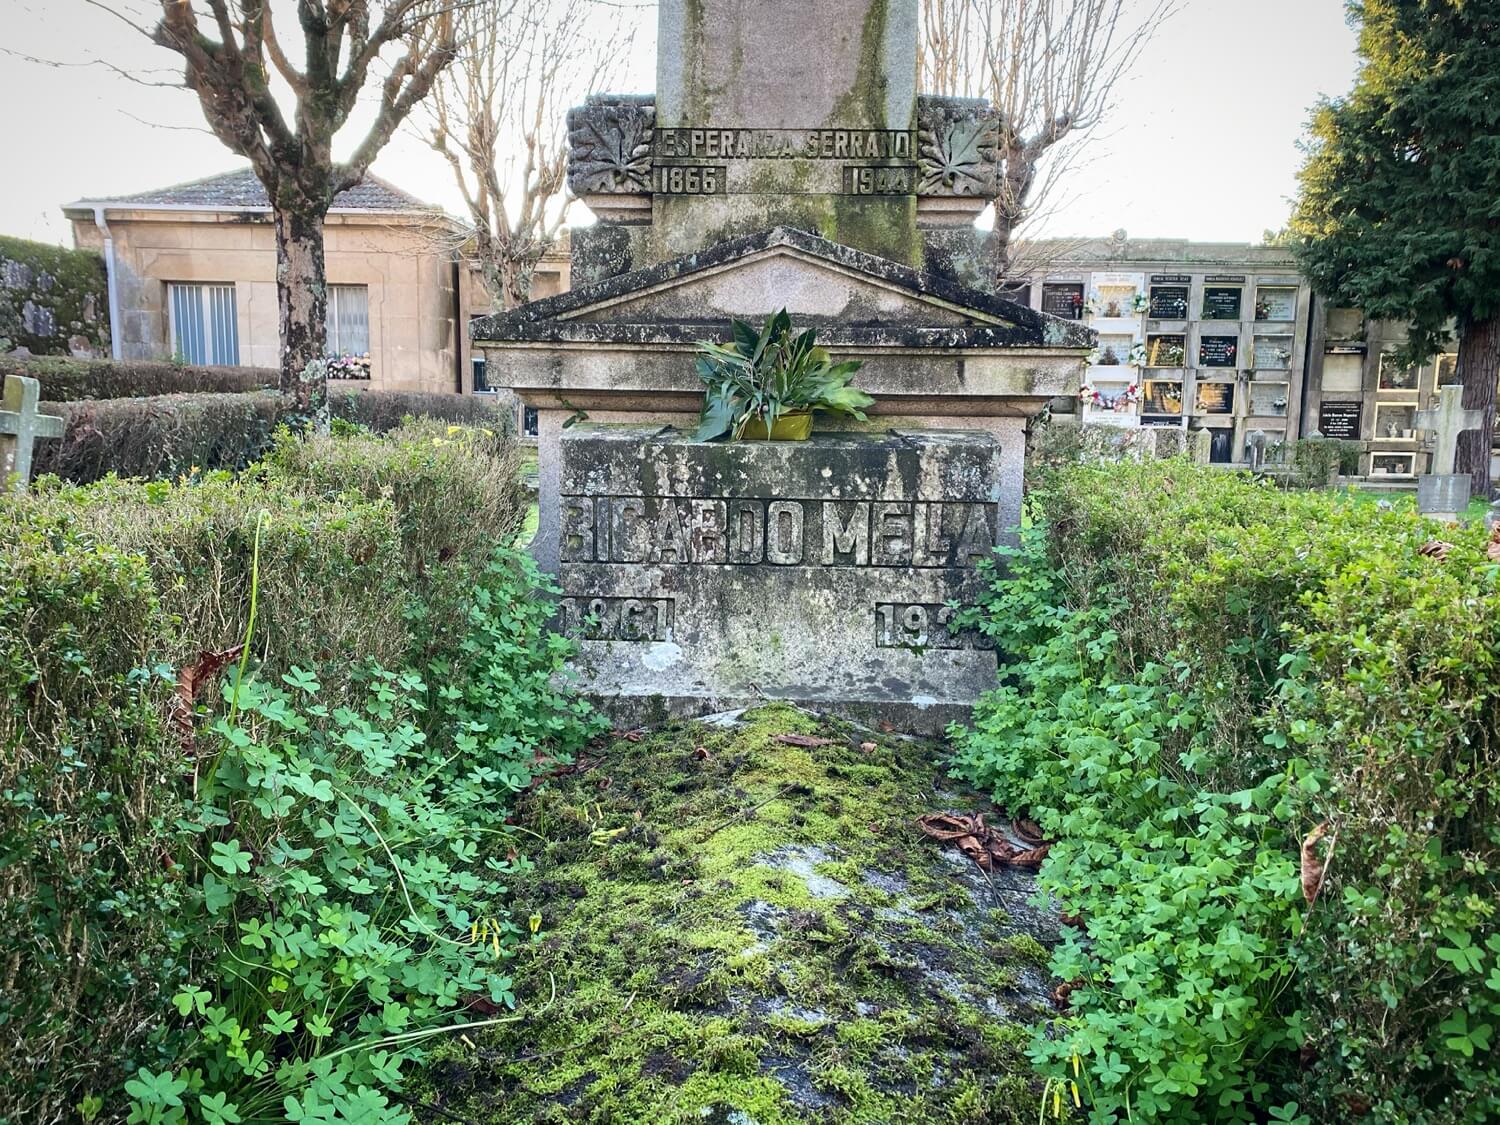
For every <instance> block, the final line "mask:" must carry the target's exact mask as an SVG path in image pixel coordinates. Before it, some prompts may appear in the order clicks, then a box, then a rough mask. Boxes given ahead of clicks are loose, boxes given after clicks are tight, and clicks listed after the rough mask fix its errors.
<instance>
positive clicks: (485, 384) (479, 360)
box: [472, 355, 490, 394]
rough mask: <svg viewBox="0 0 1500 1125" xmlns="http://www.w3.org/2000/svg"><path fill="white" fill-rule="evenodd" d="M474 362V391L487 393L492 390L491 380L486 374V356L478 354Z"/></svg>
mask: <svg viewBox="0 0 1500 1125" xmlns="http://www.w3.org/2000/svg"><path fill="white" fill-rule="evenodd" d="M472 362H473V365H474V393H475V394H485V393H486V392H488V391H489V390H490V381H489V377H488V375H487V374H486V364H485V362H484V356H482V355H476V356H475V357H474V359H473V361H472Z"/></svg>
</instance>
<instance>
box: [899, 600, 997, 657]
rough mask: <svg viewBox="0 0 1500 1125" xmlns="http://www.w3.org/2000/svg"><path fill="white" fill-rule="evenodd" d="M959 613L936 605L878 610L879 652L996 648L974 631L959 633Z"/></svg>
mask: <svg viewBox="0 0 1500 1125" xmlns="http://www.w3.org/2000/svg"><path fill="white" fill-rule="evenodd" d="M957 616H958V610H956V609H954V608H953V607H952V606H951V605H937V604H932V603H918V604H915V605H912V604H897V603H890V602H888V603H886V604H883V605H877V606H876V607H875V647H876V648H914V649H926V648H941V649H965V648H980V649H985V648H993V647H994V645H993V644H992V643H991V642H990V640H989V639H988V638H987V637H985V636H984V634H983V633H979V632H977V631H975V630H973V629H955V628H954V626H953V620H954V618H955V617H957Z"/></svg>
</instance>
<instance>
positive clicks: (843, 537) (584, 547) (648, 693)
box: [560, 426, 1001, 732]
mask: <svg viewBox="0 0 1500 1125" xmlns="http://www.w3.org/2000/svg"><path fill="white" fill-rule="evenodd" d="M1000 460H1001V459H1000V446H999V444H998V443H997V442H996V441H995V439H994V438H993V437H992V436H991V435H989V434H983V433H954V432H930V431H926V432H912V433H885V434H821V435H815V436H814V437H813V439H812V440H811V441H808V442H740V443H730V444H699V443H695V442H692V441H690V440H687V439H686V438H685V437H684V436H683V435H681V434H679V433H678V432H676V431H675V430H671V429H669V428H662V427H650V426H646V427H643V426H621V427H596V428H586V427H579V428H575V429H573V430H570V431H568V432H567V433H566V434H565V435H564V437H563V440H562V489H561V491H562V499H561V505H560V506H561V512H560V526H561V560H562V562H561V568H560V569H561V574H560V578H561V585H562V589H563V601H562V619H563V624H564V627H565V628H566V630H567V631H568V632H569V633H570V634H571V635H572V636H574V637H575V638H576V639H577V642H578V646H579V653H578V658H577V660H576V670H577V673H578V675H579V678H580V680H581V685H580V686H581V687H582V689H583V691H584V692H585V693H586V694H587V695H589V696H590V697H592V698H593V699H595V700H596V701H597V702H598V703H599V704H600V705H601V706H602V708H603V709H604V710H605V712H606V713H607V714H609V715H610V716H611V717H612V718H614V719H615V721H616V722H618V723H623V724H627V725H640V724H645V723H649V722H654V721H660V720H662V719H666V718H669V717H687V716H693V715H702V714H708V713H712V712H715V711H723V710H731V709H734V708H737V707H744V706H749V705H753V704H756V703H759V702H763V701H765V700H767V699H778V700H787V701H790V702H795V703H800V704H804V705H806V706H808V707H812V708H815V709H817V710H820V711H826V712H832V713H836V714H840V715H844V716H848V717H851V718H856V719H860V720H862V721H865V722H869V723H871V724H879V723H889V724H891V725H892V726H894V727H896V728H897V729H900V730H911V731H921V732H935V731H939V730H941V729H942V728H943V727H944V726H946V725H947V724H948V723H949V722H951V721H954V720H956V719H963V718H964V717H966V716H967V714H968V712H969V709H970V707H972V705H973V703H974V702H975V700H977V699H978V697H979V696H980V694H982V693H983V692H984V691H987V690H989V689H990V688H992V687H993V686H994V684H995V671H996V663H995V654H994V652H993V651H992V649H991V648H990V647H989V646H988V643H987V641H986V639H985V638H984V637H982V636H980V635H978V634H977V633H975V632H972V631H966V630H960V629H957V628H956V627H954V624H953V622H954V616H955V608H954V607H955V606H957V605H967V604H972V602H973V601H974V599H975V598H976V596H977V595H978V593H979V592H980V590H981V588H982V582H983V579H982V577H981V575H980V574H979V573H978V572H977V571H976V569H975V566H976V564H977V563H978V562H979V561H981V560H982V559H985V558H987V557H989V555H990V554H991V552H992V551H993V549H994V546H995V544H996V541H997V537H998V535H999V530H1000V529H999V527H998V501H999V495H1000V487H1001V483H1000V482H1001V471H1000Z"/></svg>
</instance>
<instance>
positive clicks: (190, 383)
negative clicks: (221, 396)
mask: <svg viewBox="0 0 1500 1125" xmlns="http://www.w3.org/2000/svg"><path fill="white" fill-rule="evenodd" d="M0 375H26V376H29V377H30V378H32V379H35V380H36V381H37V382H38V383H40V384H41V388H42V401H43V402H81V401H83V400H85V399H99V398H144V397H146V396H149V395H175V394H196V393H200V392H221V393H232V394H238V393H241V392H244V391H267V390H275V389H276V387H277V386H278V385H279V383H280V372H278V371H275V370H273V369H271V368H267V367H187V366H184V365H183V364H180V363H145V362H122V361H117V360H111V359H73V358H69V357H64V356H38V357H35V358H32V359H23V358H21V357H19V356H13V355H6V356H0Z"/></svg>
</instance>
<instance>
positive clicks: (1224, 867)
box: [955, 461, 1500, 1125]
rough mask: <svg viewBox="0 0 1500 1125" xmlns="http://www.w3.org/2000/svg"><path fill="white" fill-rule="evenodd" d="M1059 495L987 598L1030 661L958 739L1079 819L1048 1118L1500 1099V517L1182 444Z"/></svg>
mask: <svg viewBox="0 0 1500 1125" xmlns="http://www.w3.org/2000/svg"><path fill="white" fill-rule="evenodd" d="M1031 510H1032V514H1033V517H1034V520H1035V529H1034V530H1032V531H1030V532H1029V533H1027V535H1026V538H1025V540H1024V547H1023V548H1022V550H1021V551H1020V552H1019V553H1017V554H1016V555H1015V556H1014V557H1013V558H1012V560H1011V563H1010V566H1009V569H1008V571H1007V573H1006V574H1005V576H1004V577H998V578H997V581H996V583H995V586H994V588H993V591H992V593H991V595H990V596H989V598H988V599H986V602H985V604H984V605H983V606H982V608H981V610H980V612H979V613H978V614H976V617H977V618H978V620H979V624H980V625H981V627H982V628H984V629H985V631H986V632H987V633H989V635H991V636H992V637H994V638H995V640H996V641H997V643H998V645H999V647H1000V649H1001V651H1004V652H1008V653H1011V654H1013V656H1014V661H1013V663H1011V664H1009V665H1008V666H1007V667H1005V668H1004V669H1003V671H1002V675H1001V683H1000V686H999V688H998V689H997V690H996V691H995V692H994V693H993V694H991V695H990V696H988V697H987V698H986V699H985V700H984V701H983V702H982V703H981V705H980V706H979V707H978V708H977V710H976V714H975V719H974V726H973V728H972V729H969V730H963V731H957V732H955V733H956V737H957V768H958V769H959V770H960V771H961V772H962V773H963V774H964V776H966V777H967V778H969V779H970V780H972V781H974V782H976V783H978V784H981V785H984V786H986V787H988V788H989V789H990V790H991V791H992V792H993V793H994V795H995V797H996V800H997V801H999V802H1000V803H1001V804H1003V805H1006V806H1008V807H1010V808H1011V809H1014V810H1017V811H1019V810H1022V809H1025V810H1028V811H1029V812H1030V813H1031V815H1033V816H1035V817H1036V818H1037V820H1038V821H1039V822H1040V823H1041V824H1042V826H1043V827H1044V829H1045V830H1046V831H1047V833H1048V835H1049V836H1052V837H1055V838H1057V839H1058V841H1059V842H1058V843H1057V844H1056V845H1055V846H1054V847H1053V849H1052V851H1051V853H1050V855H1049V856H1048V858H1047V860H1046V862H1045V864H1044V865H1043V868H1042V871H1041V875H1040V879H1041V884H1042V886H1043V888H1044V889H1045V890H1046V891H1048V892H1049V893H1050V894H1052V895H1053V896H1055V898H1056V899H1057V900H1058V902H1059V904H1060V906H1061V908H1062V910H1063V913H1064V915H1065V916H1066V917H1069V918H1072V919H1075V921H1073V922H1072V923H1071V924H1070V925H1069V926H1068V927H1067V928H1066V930H1065V940H1064V942H1063V944H1062V945H1061V946H1060V947H1059V949H1058V950H1057V952H1056V955H1055V957H1054V959H1053V966H1052V967H1053V971H1054V972H1055V973H1056V974H1057V975H1058V976H1059V977H1061V978H1062V979H1064V980H1067V981H1070V982H1071V983H1072V985H1073V990H1072V992H1071V996H1070V998H1069V999H1070V1003H1071V1010H1070V1011H1069V1012H1068V1013H1067V1014H1065V1015H1063V1016H1061V1017H1059V1018H1058V1019H1057V1020H1056V1021H1055V1022H1054V1023H1053V1024H1051V1025H1049V1026H1048V1027H1047V1028H1046V1029H1045V1030H1044V1032H1042V1033H1041V1034H1039V1035H1038V1036H1037V1037H1036V1038H1035V1039H1034V1041H1033V1044H1032V1055H1033V1058H1034V1060H1035V1062H1036V1063H1037V1066H1038V1068H1039V1070H1040V1072H1041V1073H1042V1074H1043V1075H1044V1076H1045V1077H1046V1079H1047V1080H1048V1086H1049V1088H1048V1103H1049V1104H1048V1105H1047V1107H1046V1109H1047V1111H1048V1112H1049V1113H1050V1112H1051V1111H1052V1104H1051V1102H1052V1098H1053V1097H1056V1099H1057V1105H1058V1107H1059V1108H1060V1107H1061V1106H1062V1105H1066V1104H1071V1103H1072V1101H1073V1099H1074V1095H1075V1091H1076V1094H1077V1096H1078V1099H1079V1101H1081V1103H1082V1104H1083V1105H1084V1106H1085V1107H1087V1109H1088V1111H1089V1112H1090V1114H1091V1117H1090V1120H1095V1121H1115V1120H1124V1119H1126V1118H1127V1117H1129V1118H1130V1119H1132V1120H1135V1121H1170V1122H1201V1121H1205V1120H1215V1121H1245V1122H1250V1121H1257V1122H1259V1121H1266V1120H1272V1121H1286V1122H1302V1123H1308V1122H1323V1121H1349V1120H1368V1121H1378V1122H1390V1123H1393V1125H1394V1123H1396V1122H1404V1123H1405V1122H1411V1123H1432V1125H1437V1123H1440V1122H1441V1123H1452V1122H1475V1123H1478V1122H1484V1121H1493V1120H1496V1119H1497V1118H1500V1052H1497V1051H1496V1049H1495V1048H1496V1046H1497V1039H1500V919H1497V914H1500V906H1497V904H1500V741H1497V732H1500V643H1497V642H1500V588H1497V583H1500V563H1496V562H1494V561H1492V560H1491V559H1490V558H1489V557H1488V556H1487V552H1486V543H1485V536H1484V534H1483V533H1482V532H1481V531H1480V530H1479V529H1477V528H1472V527H1468V528H1446V527H1443V526H1441V525H1437V524H1433V523H1431V522H1428V521H1425V520H1422V519H1421V518H1419V517H1416V516H1414V515H1411V514H1403V513H1400V512H1382V511H1380V510H1379V509H1378V508H1377V507H1376V506H1374V505H1367V504H1358V503H1356V502H1354V501H1353V500H1352V499H1350V498H1348V497H1343V496H1339V495H1337V494H1329V493H1295V492H1293V493H1289V492H1285V491H1281V490H1279V489H1277V488H1275V487H1273V486H1271V485H1268V484H1263V483H1255V482H1252V481H1251V480H1249V479H1248V478H1246V477H1243V476H1239V475H1234V474H1228V473H1224V472H1222V471H1220V470H1214V469H1208V468H1202V467H1196V466H1193V465H1189V464H1185V463H1183V462H1181V461H1167V462H1162V463H1159V464H1124V465H1115V466H1109V467H1093V468H1074V469H1069V470H1063V471H1060V472H1058V473H1056V474H1054V475H1052V476H1050V477H1049V478H1047V479H1046V480H1045V481H1044V483H1043V484H1042V485H1041V486H1040V487H1039V489H1038V490H1037V491H1036V492H1035V493H1033V496H1032V498H1031ZM1319 826H1322V827H1321V828H1320V827H1319ZM1304 846H1306V848H1307V857H1306V861H1305V862H1304V860H1303V858H1302V855H1301V852H1302V849H1303V847H1304ZM1325 863H1326V864H1327V871H1326V877H1325V878H1324V879H1323V880H1322V881H1321V882H1320V881H1319V871H1320V868H1321V865H1323V864H1325ZM1304 876H1306V878H1307V879H1308V883H1307V888H1308V890H1309V891H1312V892H1316V893H1315V894H1314V895H1313V896H1312V897H1313V901H1311V902H1309V901H1307V899H1306V898H1305V895H1304V881H1303V880H1304Z"/></svg>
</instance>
